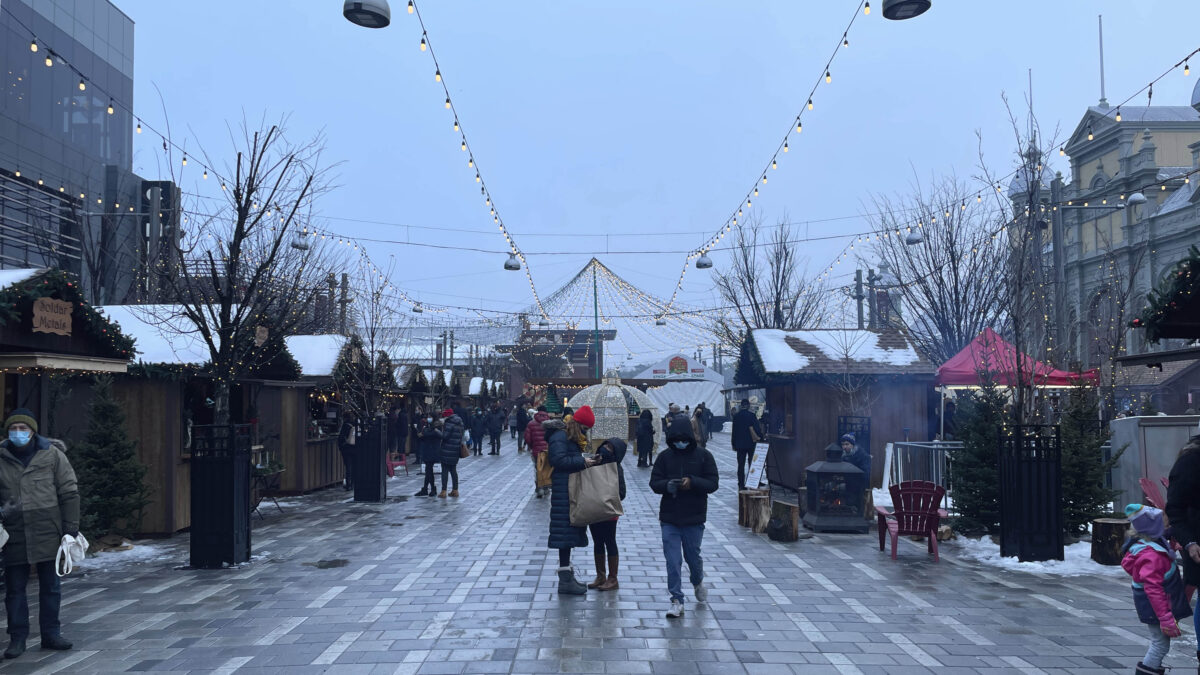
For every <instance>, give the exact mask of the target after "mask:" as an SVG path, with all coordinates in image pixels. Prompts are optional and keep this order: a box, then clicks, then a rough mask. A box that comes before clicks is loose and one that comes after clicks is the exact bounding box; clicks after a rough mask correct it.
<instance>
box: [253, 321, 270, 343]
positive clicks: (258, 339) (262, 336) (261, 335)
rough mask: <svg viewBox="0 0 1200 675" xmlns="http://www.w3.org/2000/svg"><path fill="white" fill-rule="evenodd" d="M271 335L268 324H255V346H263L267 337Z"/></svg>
mask: <svg viewBox="0 0 1200 675" xmlns="http://www.w3.org/2000/svg"><path fill="white" fill-rule="evenodd" d="M270 335H271V332H270V331H269V330H268V329H267V327H266V326H255V327H254V346H255V347H261V346H263V345H264V344H266V342H267V338H268V337H270Z"/></svg>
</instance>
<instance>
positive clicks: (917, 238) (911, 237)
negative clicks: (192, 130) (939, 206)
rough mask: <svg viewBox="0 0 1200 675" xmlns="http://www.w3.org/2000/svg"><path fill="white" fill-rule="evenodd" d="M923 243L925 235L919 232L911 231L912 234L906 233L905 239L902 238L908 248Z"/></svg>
mask: <svg viewBox="0 0 1200 675" xmlns="http://www.w3.org/2000/svg"><path fill="white" fill-rule="evenodd" d="M923 241H925V235H924V234H921V231H920V230H913V231H912V232H909V233H908V236H907V237H905V238H904V243H905V244H908V245H909V246H916V245H917V244H919V243H921V242H923Z"/></svg>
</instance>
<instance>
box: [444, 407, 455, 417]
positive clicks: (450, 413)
mask: <svg viewBox="0 0 1200 675" xmlns="http://www.w3.org/2000/svg"><path fill="white" fill-rule="evenodd" d="M453 414H454V411H453V410H451V409H449V408H446V409H445V410H443V411H442V417H443V418H446V417H449V416H451V415H453Z"/></svg>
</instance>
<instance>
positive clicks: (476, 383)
mask: <svg viewBox="0 0 1200 675" xmlns="http://www.w3.org/2000/svg"><path fill="white" fill-rule="evenodd" d="M486 393H487V392H486V391H484V389H483V378H482V377H472V378H471V384H470V385H468V387H467V396H483V395H484V394H486Z"/></svg>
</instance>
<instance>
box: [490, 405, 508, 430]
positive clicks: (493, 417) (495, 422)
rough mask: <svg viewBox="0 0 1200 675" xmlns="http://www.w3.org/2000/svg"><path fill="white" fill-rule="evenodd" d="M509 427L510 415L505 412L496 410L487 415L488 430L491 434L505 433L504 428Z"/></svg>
mask: <svg viewBox="0 0 1200 675" xmlns="http://www.w3.org/2000/svg"><path fill="white" fill-rule="evenodd" d="M506 426H508V415H505V414H504V411H503V410H501V409H499V408H496V409H495V410H492V411H490V412H488V414H487V430H488V433H490V434H498V433H500V432H501V431H504V427H506Z"/></svg>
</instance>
